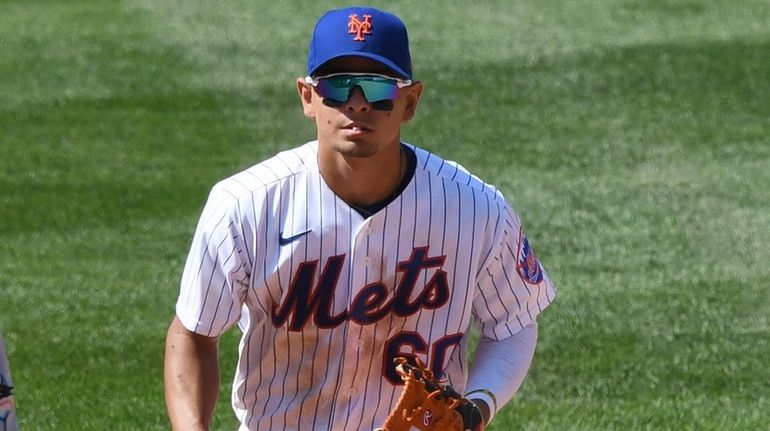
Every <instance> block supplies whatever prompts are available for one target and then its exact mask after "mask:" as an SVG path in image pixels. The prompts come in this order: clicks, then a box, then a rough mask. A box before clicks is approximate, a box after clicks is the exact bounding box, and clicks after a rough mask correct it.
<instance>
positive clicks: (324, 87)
mask: <svg viewBox="0 0 770 431" xmlns="http://www.w3.org/2000/svg"><path fill="white" fill-rule="evenodd" d="M354 87H359V88H360V89H361V91H363V93H364V97H366V100H367V101H368V102H369V103H375V102H380V101H383V100H395V99H396V98H397V97H398V85H397V84H396V81H395V80H392V79H387V78H382V77H379V76H333V77H330V78H323V79H319V80H318V85H317V86H316V90H317V91H318V94H320V95H321V96H322V97H324V98H327V99H332V100H333V101H335V102H339V103H345V102H346V101H347V100H348V97H350V92H351V90H352V89H353V88H354Z"/></svg>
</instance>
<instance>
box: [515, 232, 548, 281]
mask: <svg viewBox="0 0 770 431" xmlns="http://www.w3.org/2000/svg"><path fill="white" fill-rule="evenodd" d="M516 270H517V271H518V272H519V275H520V276H521V278H522V279H523V280H524V281H525V282H526V283H529V284H539V283H540V282H541V281H543V269H542V267H541V266H540V260H538V258H537V255H535V251H534V250H532V247H531V246H530V245H529V240H527V236H526V235H524V230H521V231H519V250H518V253H517V256H516Z"/></svg>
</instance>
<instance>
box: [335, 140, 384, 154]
mask: <svg viewBox="0 0 770 431" xmlns="http://www.w3.org/2000/svg"><path fill="white" fill-rule="evenodd" d="M335 149H336V150H337V152H338V153H340V154H342V155H343V156H345V157H355V158H366V157H372V156H374V155H375V154H377V145H375V144H374V143H373V142H372V141H371V140H369V139H351V138H347V139H341V140H339V141H338V142H337V144H336V145H335Z"/></svg>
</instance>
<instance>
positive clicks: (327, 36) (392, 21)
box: [307, 7, 412, 79]
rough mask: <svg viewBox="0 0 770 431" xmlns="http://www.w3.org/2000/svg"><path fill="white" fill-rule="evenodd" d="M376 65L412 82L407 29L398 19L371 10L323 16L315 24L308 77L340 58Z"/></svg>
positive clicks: (348, 11)
mask: <svg viewBox="0 0 770 431" xmlns="http://www.w3.org/2000/svg"><path fill="white" fill-rule="evenodd" d="M347 56H353V57H364V58H369V59H372V60H375V61H378V62H380V63H382V64H384V65H385V66H387V67H388V68H389V69H391V70H392V71H393V72H394V73H395V74H397V75H399V76H400V77H401V78H406V79H412V59H411V56H410V55H409V37H408V36H407V33H406V25H404V23H403V21H401V19H400V18H398V17H397V16H395V15H393V14H391V13H389V12H384V11H381V10H379V9H375V8H371V7H349V8H345V9H336V10H330V11H329V12H326V13H325V14H324V15H323V16H322V17H321V18H320V19H319V20H318V22H317V23H316V25H315V30H314V31H313V38H312V39H311V40H310V51H309V53H308V56H307V74H308V76H313V74H314V73H315V72H316V71H317V70H318V69H319V68H320V67H321V66H323V65H324V64H325V63H327V62H328V61H330V60H334V59H335V58H339V57H347Z"/></svg>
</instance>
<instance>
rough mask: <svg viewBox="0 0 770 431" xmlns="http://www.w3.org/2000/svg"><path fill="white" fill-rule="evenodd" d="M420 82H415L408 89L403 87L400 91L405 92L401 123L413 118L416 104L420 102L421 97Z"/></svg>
mask: <svg viewBox="0 0 770 431" xmlns="http://www.w3.org/2000/svg"><path fill="white" fill-rule="evenodd" d="M422 88H423V87H422V82H421V81H415V82H414V83H413V84H412V85H410V86H409V87H404V88H402V89H401V91H404V90H406V107H405V109H404V115H403V117H401V121H402V122H404V123H405V122H407V121H409V120H411V119H412V118H414V113H415V111H416V110H417V104H418V102H419V101H420V96H421V95H422Z"/></svg>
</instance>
